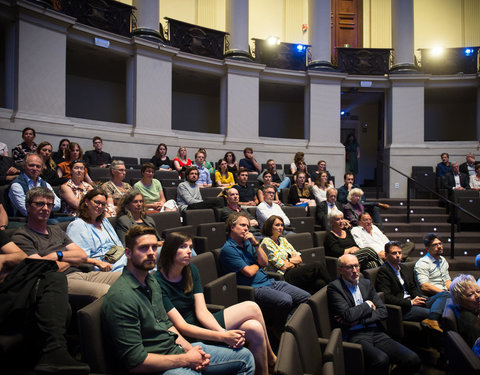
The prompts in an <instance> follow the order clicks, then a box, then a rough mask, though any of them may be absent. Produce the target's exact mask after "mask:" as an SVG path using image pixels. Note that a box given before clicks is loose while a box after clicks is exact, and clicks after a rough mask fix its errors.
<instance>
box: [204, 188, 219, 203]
mask: <svg viewBox="0 0 480 375" xmlns="http://www.w3.org/2000/svg"><path fill="white" fill-rule="evenodd" d="M221 192H222V189H221V188H217V187H209V188H202V189H200V194H201V195H202V199H203V200H206V199H207V198H216V197H217V196H218V194H220V193H221Z"/></svg>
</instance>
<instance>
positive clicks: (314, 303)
mask: <svg viewBox="0 0 480 375" xmlns="http://www.w3.org/2000/svg"><path fill="white" fill-rule="evenodd" d="M307 303H308V305H309V306H310V308H311V309H312V314H313V318H314V320H315V328H316V332H317V336H318V337H323V338H328V337H329V336H330V333H331V331H332V325H331V323H330V313H329V311H328V298H327V287H323V288H322V289H320V290H319V291H318V292H317V293H315V294H313V295H312V296H310V298H309V299H308V300H307Z"/></svg>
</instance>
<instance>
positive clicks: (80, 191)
mask: <svg viewBox="0 0 480 375" xmlns="http://www.w3.org/2000/svg"><path fill="white" fill-rule="evenodd" d="M65 185H67V186H68V187H69V188H70V189H72V191H73V194H74V195H75V197H76V198H78V200H80V199H82V198H83V197H84V196H85V195H86V194H87V193H88V191H89V190H90V189H92V186H91V185H90V184H89V183H87V182H85V181H83V182H82V185H80V186H77V185H75V184H74V183H73V181H72V180H71V179H70V180H68V181H67V182H65ZM62 212H64V213H66V214H69V215H70V216H77V209H76V208H73V207H71V206H69V205H68V203H67V202H65V201H63V200H62Z"/></svg>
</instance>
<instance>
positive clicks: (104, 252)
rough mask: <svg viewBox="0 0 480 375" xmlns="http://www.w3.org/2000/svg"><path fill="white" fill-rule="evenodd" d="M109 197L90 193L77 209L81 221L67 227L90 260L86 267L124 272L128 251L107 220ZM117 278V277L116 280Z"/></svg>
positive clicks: (69, 233) (97, 192) (96, 191)
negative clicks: (90, 265) (106, 210)
mask: <svg viewBox="0 0 480 375" xmlns="http://www.w3.org/2000/svg"><path fill="white" fill-rule="evenodd" d="M106 205H107V194H106V193H105V192H104V191H103V190H102V189H101V188H96V189H93V190H90V191H89V192H88V193H87V194H86V195H85V196H84V197H83V198H82V200H81V201H80V204H79V205H78V218H77V219H76V220H75V221H73V222H71V223H70V224H69V225H68V227H67V235H68V236H69V237H70V239H71V240H72V241H73V242H75V243H76V244H77V245H78V246H80V247H81V248H82V249H83V250H84V251H85V252H86V253H87V256H88V259H87V263H89V264H93V265H94V266H95V269H96V270H100V271H106V272H108V271H122V270H123V267H124V266H125V265H126V263H127V259H126V258H125V254H124V252H125V249H124V248H123V245H122V242H121V241H120V239H119V238H118V236H117V233H115V230H114V229H113V227H112V224H110V222H109V221H108V219H107V218H106V217H105V206H106ZM117 277H118V276H117Z"/></svg>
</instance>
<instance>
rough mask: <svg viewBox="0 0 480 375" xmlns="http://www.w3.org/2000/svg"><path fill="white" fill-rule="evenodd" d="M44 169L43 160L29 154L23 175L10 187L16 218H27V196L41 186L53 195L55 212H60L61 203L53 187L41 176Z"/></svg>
mask: <svg viewBox="0 0 480 375" xmlns="http://www.w3.org/2000/svg"><path fill="white" fill-rule="evenodd" d="M42 169H43V160H42V159H41V158H40V156H39V155H37V154H28V155H27V156H26V157H25V159H24V162H23V173H21V174H20V175H19V176H18V177H17V178H16V179H15V180H14V181H13V183H12V185H11V186H10V191H9V192H8V197H9V198H10V201H11V203H12V205H13V215H14V216H19V215H20V216H27V209H26V206H25V196H26V194H27V192H28V191H29V190H30V189H33V188H35V187H38V186H41V187H44V188H47V189H48V190H50V191H51V192H52V193H53V196H54V202H53V207H52V210H53V211H58V210H60V206H61V201H60V198H58V197H57V196H56V195H55V193H54V192H53V189H52V187H51V186H50V184H49V183H48V182H46V181H44V180H43V179H42V178H41V177H40V174H41V173H42Z"/></svg>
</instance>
